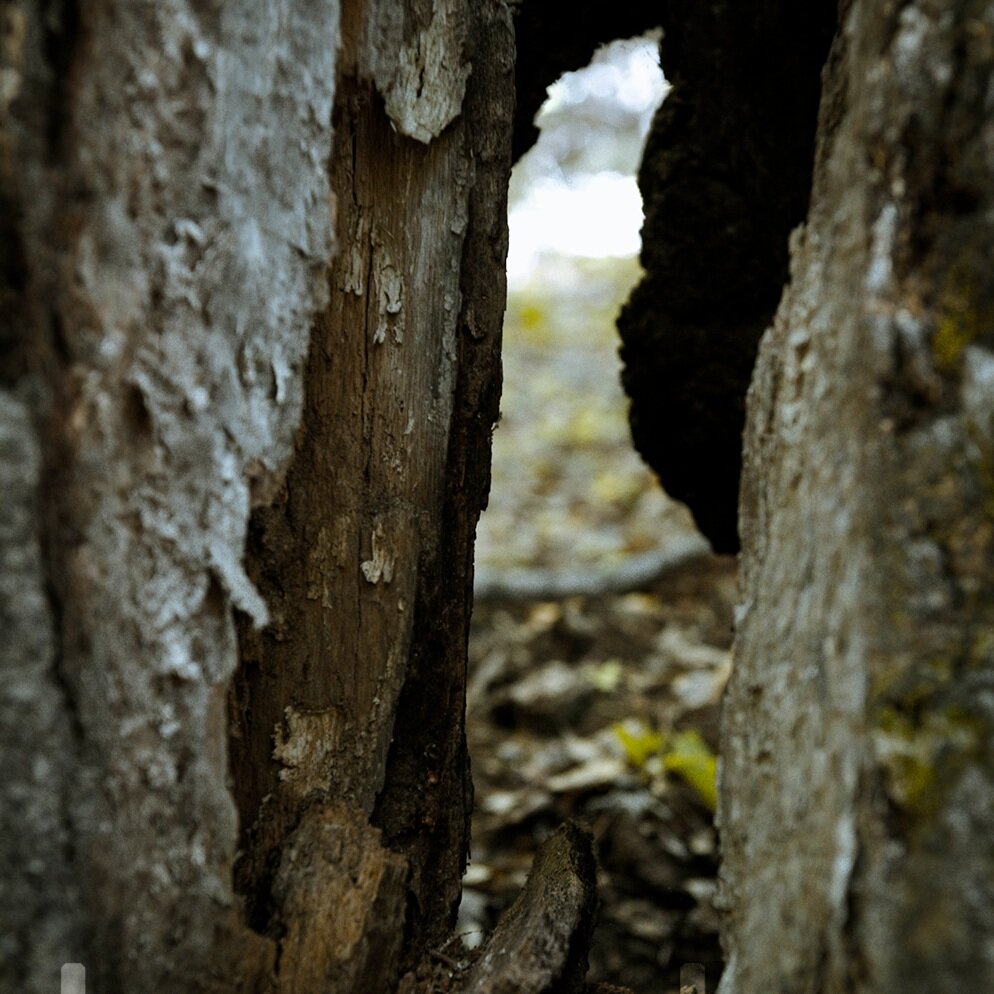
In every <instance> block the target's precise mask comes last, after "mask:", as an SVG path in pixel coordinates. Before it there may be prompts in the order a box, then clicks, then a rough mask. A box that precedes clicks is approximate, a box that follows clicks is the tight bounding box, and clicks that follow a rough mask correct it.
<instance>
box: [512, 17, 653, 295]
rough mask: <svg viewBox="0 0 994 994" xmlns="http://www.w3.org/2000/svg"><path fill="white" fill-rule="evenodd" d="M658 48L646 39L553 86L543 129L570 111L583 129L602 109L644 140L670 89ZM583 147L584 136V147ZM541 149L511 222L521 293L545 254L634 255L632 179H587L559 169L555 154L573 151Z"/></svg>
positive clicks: (613, 50) (594, 175) (604, 53)
mask: <svg viewBox="0 0 994 994" xmlns="http://www.w3.org/2000/svg"><path fill="white" fill-rule="evenodd" d="M657 46H658V38H657V37H655V36H647V37H645V38H639V39H633V40H630V41H625V42H620V43H616V44H614V45H611V46H608V47H607V48H605V49H602V50H601V51H600V52H599V53H598V54H597V56H595V58H594V61H593V63H592V64H591V65H589V66H587V67H586V68H585V69H581V70H579V71H578V72H573V73H567V74H566V75H565V76H564V77H563V78H562V79H560V80H559V81H558V82H556V83H555V84H553V85H552V86H551V87H549V99H548V100H547V101H546V103H545V105H544V106H543V108H542V111H541V113H540V115H539V119H538V123H539V125H540V126H541V125H542V122H543V119H544V120H547V121H549V120H551V119H553V118H554V117H556V116H557V115H563V114H569V113H571V112H572V113H574V114H576V115H577V116H578V117H579V118H580V122H581V123H580V127H581V128H582V127H583V120H582V117H583V113H584V112H586V113H587V114H589V115H592V116H593V117H594V118H597V117H599V116H601V115H602V114H603V110H602V108H604V107H605V106H607V107H612V106H613V107H614V108H617V110H620V111H621V112H622V114H625V113H627V114H628V115H633V116H635V117H637V118H638V122H639V131H640V133H641V136H642V137H643V138H644V136H645V133H646V131H647V130H648V127H649V123H650V121H651V119H652V115H653V113H654V111H655V109H656V107H658V106H659V104H660V102H661V101H662V99H663V97H664V96H665V95H666V91H667V89H668V86H667V84H666V81H665V80H664V78H663V75H662V72H661V71H660V69H659V62H658V55H657V52H658V49H657ZM615 112H616V113H617V111H615ZM598 123H600V122H598ZM583 140H584V139H583V136H582V135H581V136H580V138H579V143H580V144H582V142H583ZM541 145H542V142H541V140H540V147H539V148H536V149H535V150H534V151H533V152H532V153H531V156H532V157H535V156H536V155H537V156H539V157H540V162H536V163H533V170H534V171H533V172H532V176H531V178H530V181H529V182H528V183H527V185H525V186H523V187H522V188H521V189H520V194H521V195H520V196H519V197H517V198H516V199H515V201H514V203H513V206H512V207H511V210H510V213H509V216H508V223H509V227H510V247H509V252H508V259H507V275H508V281H509V283H510V285H511V287H515V286H522V285H523V284H524V283H526V282H527V281H528V279H529V278H530V277H532V276H534V273H535V269H536V267H537V266H538V265H539V264H540V259H541V256H542V255H545V254H550V253H551V254H561V255H566V256H570V255H572V256H586V257H594V258H603V257H606V256H616V257H618V256H620V257H624V256H632V255H637V254H638V251H639V245H640V238H639V232H640V229H641V227H642V198H641V195H640V194H639V190H638V185H637V184H636V181H635V177H634V176H633V175H631V174H625V173H621V172H618V171H615V170H613V169H604V170H598V171H591V172H586V171H576V170H569V169H567V168H557V162H556V157H557V155H562V156H563V157H564V158H568V157H569V155H570V154H571V153H573V154H575V151H576V150H575V149H570V148H566V149H563V148H562V147H561V142H560V148H558V149H553V150H552V151H551V152H548V151H547V152H545V154H544V155H543V150H542V148H541ZM536 167H537V168H536ZM550 167H551V168H550ZM535 172H538V175H535V174H534V173H535Z"/></svg>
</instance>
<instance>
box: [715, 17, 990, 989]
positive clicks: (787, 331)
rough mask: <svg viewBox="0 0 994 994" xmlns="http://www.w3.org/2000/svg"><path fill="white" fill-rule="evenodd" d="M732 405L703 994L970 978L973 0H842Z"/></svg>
mask: <svg viewBox="0 0 994 994" xmlns="http://www.w3.org/2000/svg"><path fill="white" fill-rule="evenodd" d="M844 6H845V7H847V8H848V9H847V10H845V11H844V22H843V23H844V26H843V29H842V32H841V34H840V37H839V38H838V39H837V42H836V46H835V49H834V51H833V55H832V57H831V59H830V61H829V64H828V67H827V69H826V75H825V92H824V96H823V100H822V108H821V119H820V126H819V148H818V157H817V165H816V175H815V184H814V193H813V199H812V205H811V211H810V215H809V217H808V220H807V223H806V224H805V225H804V226H803V227H802V228H799V229H798V230H797V231H796V232H795V234H794V236H793V238H792V244H791V280H790V284H789V286H788V288H787V290H786V292H785V295H784V298H783V300H782V302H781V304H780V308H779V311H778V313H777V316H776V320H775V322H774V324H773V327H772V328H771V329H770V330H769V331H768V332H767V333H766V335H765V337H764V339H763V341H762V344H761V347H760V352H759V358H758V363H757V368H756V371H755V374H754V378H753V382H752V387H751V390H750V395H749V401H748V421H747V428H746V434H745V470H744V477H743V483H742V500H741V518H740V527H741V535H742V542H743V552H742V579H741V584H742V604H741V608H740V615H739V619H738V632H737V638H736V647H735V667H734V672H733V676H732V680H731V684H730V687H729V690H728V693H727V698H726V700H725V703H724V719H723V721H724V732H723V735H724V738H723V752H722V763H721V773H720V780H721V802H720V810H719V816H720V827H721V839H722V849H723V853H724V867H723V893H724V901H725V902H726V905H727V907H728V922H727V928H726V931H725V940H726V942H727V947H728V952H729V954H730V961H729V966H728V969H727V972H726V975H725V978H724V981H723V983H722V987H721V991H722V994H766V992H769V991H778V992H781V994H801V992H812V994H813V992H820V994H829V992H833V994H835V992H838V994H842V992H846V994H852V992H871V991H872V992H874V994H898V992H901V994H914V992H922V994H924V992H926V991H929V992H934V991H954V990H955V991H959V990H964V991H966V990H971V991H988V990H994V890H992V888H991V880H992V879H994V831H992V828H994V762H992V756H994V750H992V735H994V644H992V639H991V630H992V629H991V624H992V621H994V525H992V520H991V506H992V505H991V501H992V490H991V483H992V474H991V466H992V465H994V462H992V459H994V332H992V329H994V279H992V276H991V266H990V260H991V258H992V251H994V223H992V221H991V218H992V216H994V213H992V207H994V143H992V141H991V130H990V129H991V121H992V120H994V85H992V83H994V76H992V70H994V5H992V4H991V3H989V2H979V0H967V2H963V3H957V4H934V3H929V2H925V0H918V2H909V3H902V4H896V5H895V4H890V5H885V4H875V3H869V2H860V0H854V2H853V3H851V4H847V5H844Z"/></svg>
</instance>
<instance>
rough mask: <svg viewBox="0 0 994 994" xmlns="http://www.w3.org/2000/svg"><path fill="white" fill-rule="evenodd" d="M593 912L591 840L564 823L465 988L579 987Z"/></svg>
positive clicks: (540, 991) (552, 992)
mask: <svg viewBox="0 0 994 994" xmlns="http://www.w3.org/2000/svg"><path fill="white" fill-rule="evenodd" d="M596 913H597V863H596V860H595V857H594V848H593V839H592V838H591V836H590V835H589V834H587V833H586V832H584V831H583V830H582V829H580V828H578V827H577V826H576V825H575V824H573V823H572V822H567V823H566V824H565V825H563V826H562V827H561V828H560V829H559V830H558V831H557V832H556V833H555V834H554V835H552V836H551V837H550V838H549V839H547V840H546V842H545V843H544V844H543V845H542V847H541V848H540V849H539V851H538V853H537V854H536V856H535V862H534V863H533V864H532V868H531V872H530V873H529V875H528V880H527V882H526V883H525V886H524V888H523V889H522V891H521V893H520V894H519V895H518V897H517V899H516V900H515V902H514V904H512V905H511V907H510V908H509V909H508V911H507V913H506V914H505V915H504V917H503V918H502V919H501V921H500V922H499V923H498V925H497V927H496V928H495V929H494V931H493V933H492V934H491V935H490V938H489V940H488V941H487V944H486V946H485V947H484V950H483V954H482V955H481V956H480V958H479V960H477V962H476V963H475V964H474V966H473V968H472V969H471V971H470V973H469V974H468V976H467V978H466V980H465V981H464V983H463V986H462V987H461V988H460V989H459V992H460V994H574V992H577V991H579V990H580V989H581V988H582V987H583V980H584V976H585V975H586V972H587V950H588V948H589V944H590V935H591V932H592V931H593V927H594V918H595V916H596Z"/></svg>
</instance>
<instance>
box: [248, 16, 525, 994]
mask: <svg viewBox="0 0 994 994" xmlns="http://www.w3.org/2000/svg"><path fill="white" fill-rule="evenodd" d="M398 53H399V55H398ZM512 106H513V36H512V33H511V25H510V20H509V15H508V12H507V11H506V9H505V8H503V7H502V6H501V5H499V4H494V5H480V4H473V3H469V2H465V3H464V2H463V0H449V2H446V3H444V4H435V5H430V4H428V5H421V4H412V5H410V8H409V9H405V10H404V11H403V13H398V10H397V9H396V7H395V5H393V4H387V3H382V4H372V3H369V4H355V5H353V6H352V7H350V8H348V9H347V11H346V15H345V17H344V20H343V47H342V53H341V59H340V66H339V79H338V89H337V97H336V121H335V145H334V148H333V151H332V156H331V167H330V168H331V176H332V186H333V188H334V189H335V190H336V191H337V193H338V218H337V226H338V232H339V236H338V237H339V244H340V252H339V255H338V257H337V259H336V261H335V263H334V266H333V268H332V270H331V274H330V278H329V283H330V302H329V305H328V307H327V309H326V310H325V311H324V312H323V314H322V315H321V317H320V318H319V320H318V322H317V324H316V327H315V335H314V341H313V344H312V349H311V355H310V360H309V363H308V367H307V372H306V390H307V399H306V402H305V407H304V416H303V424H302V427H301V431H300V433H299V435H298V440H297V449H296V454H295V458H294V462H293V464H292V466H291V468H290V471H289V473H288V475H287V478H286V481H285V484H284V486H283V487H282V488H281V490H280V491H279V493H278V494H277V495H276V499H275V500H274V501H273V503H272V504H271V505H269V506H266V507H263V508H260V509H259V510H258V511H257V512H256V514H255V516H254V518H253V525H252V538H251V543H250V548H251V551H250V556H251V561H252V570H253V576H254V577H255V578H256V579H257V582H258V584H259V587H260V589H261V590H262V591H263V592H264V595H265V598H266V600H267V602H268V603H269V604H270V605H271V608H272V612H273V620H272V623H271V624H270V625H269V626H268V627H267V628H265V629H263V630H261V631H260V630H257V629H256V628H254V626H252V624H251V619H245V623H244V624H243V625H242V626H241V633H242V648H243V666H242V669H241V670H240V672H239V674H238V676H237V679H236V683H235V688H234V692H233V695H232V706H233V718H232V731H233V735H234V739H233V751H232V764H233V771H234V779H235V784H236V792H237V795H238V802H239V807H240V810H241V814H242V819H243V826H244V828H245V836H244V840H243V848H244V858H243V860H242V862H241V864H240V865H239V868H238V874H237V876H238V884H239V888H240V890H241V891H242V892H243V893H244V894H245V895H246V897H247V898H248V901H249V904H250V912H251V920H252V921H253V923H254V925H255V927H256V928H258V929H259V930H260V931H262V932H265V933H266V934H270V935H272V936H274V938H275V937H277V936H279V935H280V934H282V933H283V931H284V930H286V929H287V928H291V929H292V928H293V924H292V919H293V916H294V915H305V916H306V915H308V914H311V913H312V911H311V909H312V907H313V906H314V904H317V905H322V904H330V905H331V906H334V904H335V895H339V894H340V893H342V892H343V891H348V890H349V882H348V875H349V873H350V872H351V870H350V868H349V866H347V865H346V864H344V863H343V864H340V865H338V866H333V867H330V869H329V873H328V876H327V881H326V884H325V885H323V886H324V887H325V889H324V891H323V892H322V890H321V889H320V888H317V889H316V887H315V882H314V880H313V877H312V876H311V874H310V872H309V870H308V867H307V865H306V864H304V865H302V866H301V867H298V868H295V867H294V866H293V865H292V862H290V863H288V861H287V858H288V852H289V851H290V850H292V848H293V847H294V846H295V845H296V841H295V840H296V838H297V836H298V835H299V834H300V833H301V832H310V831H311V829H310V827H309V826H310V824H311V822H312V819H313V818H315V817H317V818H318V819H320V820H321V822H322V823H324V824H327V823H328V822H329V820H330V821H331V822H335V820H336V819H337V818H338V817H339V815H336V814H332V813H329V810H328V809H327V808H326V807H325V806H324V804H325V801H326V800H327V799H335V800H336V802H338V804H339V808H338V809H337V811H338V812H339V813H340V817H341V818H342V819H344V822H343V823H347V824H349V825H350V826H352V828H351V829H350V831H351V832H352V833H353V834H352V835H351V836H350V838H351V842H350V844H351V845H352V846H355V847H358V848H360V849H361V850H362V851H363V852H364V853H365V854H366V855H365V857H364V858H366V859H367V860H368V861H369V865H370V867H375V868H376V872H377V873H381V874H382V875H383V877H382V880H381V882H380V884H379V885H378V887H377V888H374V889H371V890H370V891H369V893H368V894H364V895H360V896H357V897H356V900H357V901H358V902H359V904H360V905H361V906H362V912H361V913H362V914H365V915H371V914H372V910H371V908H372V904H371V903H370V902H373V901H375V902H379V903H380V904H381V905H382V906H383V907H386V908H388V909H389V914H391V915H392V916H393V920H392V922H391V923H390V925H389V927H384V932H385V933H389V935H390V936H391V941H390V942H389V943H383V944H380V945H379V946H378V947H376V946H374V947H372V948H371V949H370V950H368V951H367V953H368V955H367V953H363V954H362V955H359V953H356V954H355V955H353V952H352V951H351V945H350V941H349V939H348V937H347V936H345V935H344V934H343V933H344V932H345V931H347V930H350V929H352V928H353V927H354V926H353V925H352V924H351V923H350V922H348V921H346V920H345V919H346V917H351V916H352V914H353V912H351V911H350V913H349V916H345V915H339V916H337V918H336V919H333V921H332V922H331V923H329V924H330V926H331V927H330V928H329V929H328V930H326V931H325V932H324V934H320V933H315V935H314V943H315V946H316V947H327V948H331V949H336V948H337V949H339V951H340V956H341V957H342V959H343V961H345V960H347V961H348V962H342V963H340V964H338V967H337V968H338V969H339V970H340V971H341V977H342V980H341V982H340V984H339V985H338V986H335V987H334V989H335V990H342V991H349V990H367V989H368V990H371V991H373V990H386V989H388V986H387V985H388V982H389V980H390V979H391V978H392V979H396V973H397V970H399V969H400V968H401V966H411V965H413V964H414V961H415V959H416V957H417V955H418V954H419V952H420V951H421V950H422V949H423V947H424V946H425V944H426V943H427V942H429V941H432V940H440V939H442V938H443V937H444V936H445V935H446V933H447V930H448V928H449V927H450V926H451V923H452V920H453V916H454V913H455V907H456V903H457V901H458V896H459V886H460V884H459V881H460V878H461V875H462V871H463V869H464V867H465V859H466V853H467V848H468V819H469V812H470V804H471V798H472V788H471V783H470V778H469V769H468V759H467V753H466V744H465V735H464V726H463V715H464V711H465V666H466V663H465V658H466V639H467V634H468V622H469V611H470V604H471V596H472V538H473V534H474V530H475V526H476V520H477V517H478V515H479V512H480V510H481V508H482V506H483V504H484V502H485V499H486V494H487V490H488V488H489V458H490V457H489V447H490V433H491V431H492V428H493V426H494V424H495V423H496V420H497V411H498V400H499V389H500V380H499V369H500V366H499V362H500V352H499V350H500V327H501V319H502V314H503V307H504V292H505V291H504V259H505V254H506V187H507V179H508V172H509V168H510V164H509V150H510V126H511V114H512ZM356 826H364V827H363V828H362V829H361V830H359V829H356ZM288 847H289V849H288ZM301 888H303V889H304V890H306V891H308V892H309V893H310V896H309V898H308V901H307V902H306V903H302V902H300V901H299V900H298V897H297V896H296V894H297V891H298V890H300V889H301ZM377 915H379V912H377ZM364 957H365V958H364ZM373 968H375V969H376V970H377V971H379V973H378V975H377V978H376V981H375V982H373V981H372V980H370V979H369V978H368V976H367V975H366V973H365V972H364V971H366V970H367V969H373ZM312 989H313V990H319V989H320V990H324V988H321V987H312V986H309V985H306V984H305V985H303V986H301V985H300V984H299V983H291V984H290V985H289V986H288V987H287V990H291V991H305V990H312Z"/></svg>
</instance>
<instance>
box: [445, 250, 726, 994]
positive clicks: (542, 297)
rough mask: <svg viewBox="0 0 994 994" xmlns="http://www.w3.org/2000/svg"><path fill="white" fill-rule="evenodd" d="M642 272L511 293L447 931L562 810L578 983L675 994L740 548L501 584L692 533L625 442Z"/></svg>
mask: <svg viewBox="0 0 994 994" xmlns="http://www.w3.org/2000/svg"><path fill="white" fill-rule="evenodd" d="M637 275H638V270H637V264H636V262H635V260H634V259H631V258H627V259H626V258H622V259H610V258H608V259H596V260H595V259H577V258H565V257H562V256H555V257H550V258H547V259H546V260H545V264H544V265H543V266H542V267H541V270H540V272H539V273H537V275H536V278H535V279H534V280H533V281H530V282H526V283H524V284H519V285H518V286H517V287H513V288H512V294H511V299H510V302H509V309H508V319H507V323H506V328H505V336H506V341H505V353H504V369H505V374H504V375H505V385H504V397H503V403H502V410H503V413H502V419H501V423H500V425H499V427H498V430H497V431H496V433H495V437H494V482H493V488H492V493H491V503H490V508H489V510H488V511H487V512H486V514H485V515H484V520H483V522H482V523H481V528H480V535H479V545H478V571H479V573H480V585H481V586H483V587H485V588H487V589H486V592H485V594H484V596H483V597H481V598H478V600H477V604H476V608H475V611H474V617H473V627H472V636H471V644H470V678H469V704H468V707H469V726H468V727H469V740H470V753H471V756H472V761H473V780H474V785H475V791H476V802H475V814H474V819H473V842H472V860H471V865H470V867H469V870H468V872H467V874H466V877H465V880H464V884H465V892H464V898H463V903H462V907H461V910H460V921H459V931H460V933H462V934H463V941H464V942H466V944H467V945H469V946H474V945H476V944H477V943H478V941H479V940H480V939H481V938H482V937H483V936H484V935H485V933H486V932H487V931H489V929H490V928H492V927H493V925H494V923H495V922H496V920H497V918H498V917H499V915H500V913H501V912H502V911H503V910H504V909H505V908H506V907H507V906H508V904H509V903H510V902H511V901H512V900H513V898H514V897H515V895H516V894H517V893H518V891H519V889H520V888H521V886H522V884H523V882H524V879H525V876H526V874H527V872H528V868H529V866H530V864H531V860H532V857H533V855H534V853H535V850H536V848H537V846H538V845H539V843H540V842H541V841H542V840H543V839H544V838H545V837H546V836H547V835H548V834H549V833H551V832H552V831H553V830H554V829H555V828H556V827H557V826H558V825H559V824H561V822H562V821H563V820H565V819H568V818H573V819H576V820H577V821H578V822H579V823H580V824H581V825H583V826H585V827H586V828H588V829H589V830H590V831H591V832H592V833H593V835H594V837H595V839H596V842H597V846H598V850H599V857H600V866H601V876H600V897H601V902H602V903H601V910H600V915H599V924H598V927H597V930H596V932H595V937H594V944H593V949H592V953H591V973H590V979H591V980H605V981H611V982H613V983H616V984H620V985H624V986H628V987H630V988H632V990H634V991H636V992H637V994H669V992H671V991H672V992H674V994H675V992H676V991H677V990H678V987H679V971H680V967H681V966H682V965H684V964H686V963H691V962H703V963H704V964H705V965H706V966H707V967H708V981H709V988H710V989H712V990H713V989H714V985H716V983H717V979H718V973H719V970H720V961H721V958H720V950H719V946H718V939H717V929H718V913H717V911H716V908H715V906H714V897H715V891H716V840H715V832H714V826H713V814H712V805H713V802H714V751H715V750H716V748H717V744H718V701H719V697H720V694H721V690H722V688H723V686H724V682H725V679H726V677H727V675H728V670H729V666H730V656H729V647H730V643H731V635H732V609H733V604H734V599H735V564H734V560H732V559H731V558H727V557H715V556H711V555H703V554H702V555H695V556H693V557H691V558H690V559H689V560H688V561H687V563H686V564H685V565H683V566H682V567H679V568H677V569H675V570H671V571H669V572H668V573H667V575H665V576H662V577H655V578H653V577H647V582H644V583H642V584H640V585H638V588H637V589H634V590H630V591H628V592H623V593H618V592H603V593H599V594H598V593H593V594H592V595H591V596H573V597H565V598H563V597H558V598H557V597H555V596H547V597H539V598H537V599H535V597H534V595H535V593H536V591H534V590H529V591H527V592H526V593H525V595H524V596H519V595H518V594H516V592H515V591H514V589H513V586H514V584H513V582H510V581H509V582H508V583H505V584H504V586H505V587H507V586H510V587H511V588H512V589H501V578H502V577H504V578H510V577H515V576H516V577H518V578H519V579H520V577H521V576H522V575H524V576H526V577H528V578H530V579H531V581H532V582H531V586H534V585H535V584H538V586H541V585H542V582H543V580H545V581H547V582H548V584H549V587H550V590H552V588H554V587H555V586H556V580H557V578H559V577H561V576H562V575H563V574H564V573H571V574H574V575H576V574H579V575H581V576H583V577H584V578H585V579H586V580H587V581H594V583H595V585H596V580H597V578H598V577H603V578H604V580H605V585H607V586H609V585H610V580H609V578H610V577H611V576H612V573H613V571H615V570H616V568H617V567H618V566H619V565H620V564H622V563H624V562H626V561H629V562H630V561H632V559H633V558H634V557H638V556H640V555H641V556H643V557H644V556H645V555H646V554H647V553H649V552H650V551H651V550H654V549H655V550H665V549H666V548H667V547H672V546H674V545H677V544H679V543H681V542H682V543H687V542H688V540H690V539H691V537H692V536H693V534H694V529H693V525H692V522H691V520H690V518H689V515H688V514H687V512H686V511H685V509H683V508H682V507H681V506H679V505H677V504H675V503H673V502H672V501H670V500H669V499H668V498H667V497H666V496H665V494H664V493H663V492H662V491H661V490H660V488H659V486H658V484H657V483H656V481H655V479H654V478H653V476H652V474H651V473H650V471H649V470H648V469H646V467H645V466H644V465H643V464H642V462H641V460H640V459H639V457H638V455H637V454H636V453H635V451H634V450H633V448H632V445H631V441H630V438H629V434H628V424H627V417H626V402H625V398H624V396H623V394H622V391H621V387H620V383H619V380H618V369H619V364H618V359H617V355H616V351H617V342H616V337H615V332H614V328H613V319H614V316H615V313H616V311H617V308H618V306H620V303H621V301H622V300H623V299H624V296H625V294H626V293H627V288H628V286H629V285H630V284H631V283H632V282H633V281H634V279H635V278H636V277H637ZM539 592H540V591H539Z"/></svg>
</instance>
